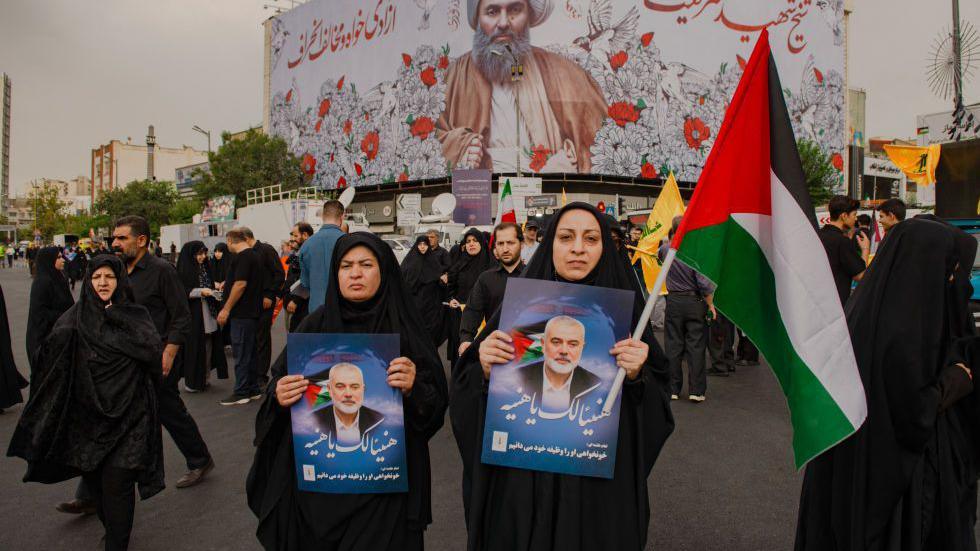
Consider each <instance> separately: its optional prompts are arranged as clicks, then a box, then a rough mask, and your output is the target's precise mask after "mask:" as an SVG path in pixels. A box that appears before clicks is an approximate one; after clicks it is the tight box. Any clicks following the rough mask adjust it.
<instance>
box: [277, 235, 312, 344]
mask: <svg viewBox="0 0 980 551" xmlns="http://www.w3.org/2000/svg"><path fill="white" fill-rule="evenodd" d="M312 235H313V226H311V225H309V224H307V223H306V222H300V223H299V224H296V225H295V226H293V229H292V231H290V232H289V237H290V238H291V239H290V241H289V244H290V247H291V248H292V249H293V252H292V254H290V255H289V270H288V271H287V272H286V281H285V283H283V286H282V301H283V303H284V304H285V305H286V311H287V312H289V314H290V318H289V328H288V329H289V331H290V332H292V331H295V330H296V328H297V327H299V324H300V323H302V322H303V319H304V318H306V315H307V314H308V313H309V303H310V299H309V297H308V296H305V297H302V296H297V295H294V294H293V293H292V291H291V289H292V288H293V285H294V284H295V283H296V282H297V281H300V275H301V273H302V269H303V268H302V266H300V262H299V254H298V252H299V248H300V247H302V246H303V243H306V240H307V239H309V238H310V237H311V236H312Z"/></svg>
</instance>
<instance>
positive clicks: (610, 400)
mask: <svg viewBox="0 0 980 551" xmlns="http://www.w3.org/2000/svg"><path fill="white" fill-rule="evenodd" d="M675 256H677V250H675V249H667V256H666V257H665V258H664V263H663V265H662V266H660V273H659V274H657V281H656V283H654V284H653V292H651V293H650V296H649V297H648V298H647V302H646V304H645V305H644V306H643V313H641V314H640V319H639V320H637V322H636V327H635V328H634V329H633V337H632V338H634V339H636V340H640V339H642V338H643V329H644V328H645V327H646V326H647V324H648V323H650V316H651V315H653V307H654V305H655V304H656V302H657V297H658V296H660V293H659V290H660V289H662V288H663V286H664V281H666V280H667V272H669V271H670V265H671V264H673V263H674V257H675ZM625 380H626V370H625V369H623V368H619V372H617V373H616V379H614V380H613V384H612V387H611V388H610V389H609V394H608V395H607V396H606V403H605V404H603V405H602V413H603V414H604V415H608V414H609V413H610V412H611V411H612V408H613V404H615V403H616V397H617V396H619V391H620V390H622V388H623V381H625Z"/></svg>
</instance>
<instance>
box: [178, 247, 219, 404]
mask: <svg viewBox="0 0 980 551" xmlns="http://www.w3.org/2000/svg"><path fill="white" fill-rule="evenodd" d="M207 259H208V250H207V248H206V247H205V246H204V243H203V242H201V241H190V242H187V243H185V244H184V246H183V248H181V250H180V256H179V257H178V258H177V275H179V276H180V281H181V283H182V284H183V285H184V291H186V292H187V301H188V307H189V309H190V312H191V330H190V333H189V334H188V336H187V340H186V341H185V342H184V346H182V347H181V348H180V352H179V353H178V354H177V359H176V360H175V361H174V364H175V365H174V369H176V370H178V374H177V375H178V376H179V377H182V378H183V379H184V388H185V389H186V390H187V391H189V392H201V391H204V390H206V389H207V387H208V385H210V382H209V380H210V377H211V371H216V372H217V376H218V378H219V379H227V378H228V363H227V361H226V360H225V348H224V345H223V343H222V340H221V332H220V331H219V330H218V322H217V320H216V316H217V315H218V301H217V300H215V298H214V294H215V292H216V291H215V288H214V280H213V279H212V278H211V271H210V269H209V267H208V263H207Z"/></svg>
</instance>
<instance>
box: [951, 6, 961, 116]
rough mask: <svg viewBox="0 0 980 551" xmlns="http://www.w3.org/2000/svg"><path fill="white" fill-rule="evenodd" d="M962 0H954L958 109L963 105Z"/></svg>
mask: <svg viewBox="0 0 980 551" xmlns="http://www.w3.org/2000/svg"><path fill="white" fill-rule="evenodd" d="M960 38H961V37H960V0H953V93H954V94H955V95H954V98H953V103H954V105H955V106H956V108H957V109H958V108H959V107H960V106H962V105H963V65H962V59H961V56H962V51H961V47H962V43H961V41H960Z"/></svg>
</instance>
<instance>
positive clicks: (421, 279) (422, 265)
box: [401, 235, 446, 347]
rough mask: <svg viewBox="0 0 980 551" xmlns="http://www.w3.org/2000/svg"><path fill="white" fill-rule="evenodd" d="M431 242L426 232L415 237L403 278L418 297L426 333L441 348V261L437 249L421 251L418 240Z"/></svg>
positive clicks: (404, 264)
mask: <svg viewBox="0 0 980 551" xmlns="http://www.w3.org/2000/svg"><path fill="white" fill-rule="evenodd" d="M428 242H429V241H428V239H427V238H426V237H425V236H424V235H423V236H419V238H418V239H416V240H415V245H414V246H413V247H412V250H411V251H409V252H408V254H407V255H406V256H405V259H404V260H402V265H401V270H402V280H403V281H404V282H405V287H406V288H407V289H408V290H409V292H411V294H412V297H414V299H415V305H416V307H417V308H418V312H419V317H420V318H422V325H423V326H424V327H425V332H426V334H427V335H429V337H430V339H431V340H432V344H433V345H434V346H436V347H438V346H439V345H440V344H442V336H443V334H444V328H443V322H444V320H445V317H446V316H445V313H444V312H445V310H444V309H443V307H442V285H441V284H440V282H439V276H441V275H442V264H441V263H440V261H439V259H438V258H437V257H436V255H435V253H434V251H431V250H430V251H428V252H426V253H425V254H422V253H421V252H419V243H425V244H428Z"/></svg>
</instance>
